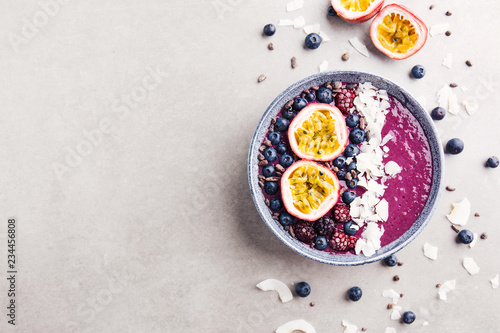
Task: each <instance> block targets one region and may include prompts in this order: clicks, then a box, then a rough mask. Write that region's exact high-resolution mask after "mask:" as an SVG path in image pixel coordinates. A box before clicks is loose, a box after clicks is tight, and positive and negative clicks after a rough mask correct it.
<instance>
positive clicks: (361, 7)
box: [340, 0, 374, 12]
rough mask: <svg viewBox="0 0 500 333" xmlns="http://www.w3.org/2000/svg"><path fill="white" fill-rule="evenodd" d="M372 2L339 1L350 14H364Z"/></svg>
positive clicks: (361, 0) (368, 0)
mask: <svg viewBox="0 0 500 333" xmlns="http://www.w3.org/2000/svg"><path fill="white" fill-rule="evenodd" d="M373 1H374V0H358V1H352V0H340V4H341V5H342V6H343V7H344V8H345V9H347V10H349V11H351V12H364V11H365V10H367V9H368V8H369V7H370V5H371V4H372V2H373Z"/></svg>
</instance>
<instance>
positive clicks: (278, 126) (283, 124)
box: [274, 117, 290, 132]
mask: <svg viewBox="0 0 500 333" xmlns="http://www.w3.org/2000/svg"><path fill="white" fill-rule="evenodd" d="M289 125H290V122H289V121H288V119H285V118H283V117H279V118H278V119H276V123H275V124H274V129H275V130H277V131H279V132H284V131H286V130H287V129H288V126H289Z"/></svg>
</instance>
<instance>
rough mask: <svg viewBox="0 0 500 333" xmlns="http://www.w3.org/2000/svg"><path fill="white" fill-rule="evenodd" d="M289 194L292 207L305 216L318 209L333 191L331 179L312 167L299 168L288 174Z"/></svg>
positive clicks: (333, 186)
mask: <svg viewBox="0 0 500 333" xmlns="http://www.w3.org/2000/svg"><path fill="white" fill-rule="evenodd" d="M289 182H290V193H291V195H292V199H293V205H294V206H295V208H297V209H298V210H299V211H301V212H302V213H305V214H309V213H311V212H312V211H313V210H315V209H318V208H319V207H320V206H321V203H322V202H323V201H324V200H325V199H326V198H327V197H328V196H330V195H331V194H332V193H333V191H335V185H334V182H333V179H332V178H331V177H330V176H329V175H328V174H326V173H325V172H323V171H321V170H318V169H317V168H315V167H313V166H307V165H304V166H301V167H299V168H297V169H296V170H295V171H294V172H292V173H291V174H290V177H289Z"/></svg>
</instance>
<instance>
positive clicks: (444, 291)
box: [438, 280, 457, 301]
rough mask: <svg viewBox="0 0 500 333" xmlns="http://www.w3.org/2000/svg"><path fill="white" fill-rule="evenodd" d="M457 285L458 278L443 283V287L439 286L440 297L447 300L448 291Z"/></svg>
mask: <svg viewBox="0 0 500 333" xmlns="http://www.w3.org/2000/svg"><path fill="white" fill-rule="evenodd" d="M456 285H457V281H456V280H450V281H446V282H445V283H443V284H441V287H439V290H438V295H439V299H441V300H443V301H446V299H447V294H448V292H449V291H452V290H454V289H455V287H456Z"/></svg>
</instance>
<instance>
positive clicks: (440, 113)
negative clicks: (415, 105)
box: [431, 106, 446, 120]
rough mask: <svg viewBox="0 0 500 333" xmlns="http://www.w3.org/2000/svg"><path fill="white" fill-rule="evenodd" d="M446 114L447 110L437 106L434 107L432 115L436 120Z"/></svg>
mask: <svg viewBox="0 0 500 333" xmlns="http://www.w3.org/2000/svg"><path fill="white" fill-rule="evenodd" d="M444 116H446V110H445V109H444V108H442V107H440V106H438V107H437V108H434V109H432V111H431V117H432V119H434V120H441V119H443V118H444Z"/></svg>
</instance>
